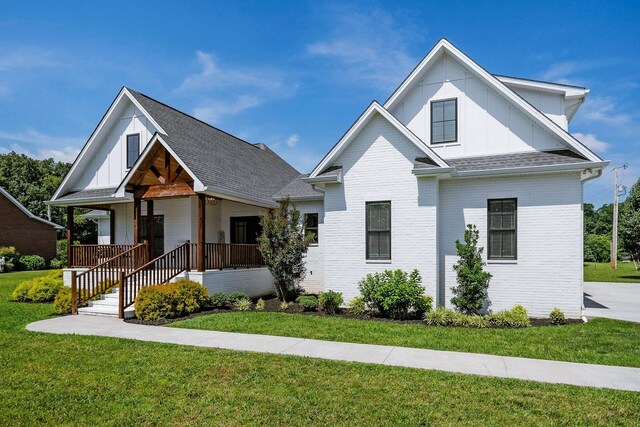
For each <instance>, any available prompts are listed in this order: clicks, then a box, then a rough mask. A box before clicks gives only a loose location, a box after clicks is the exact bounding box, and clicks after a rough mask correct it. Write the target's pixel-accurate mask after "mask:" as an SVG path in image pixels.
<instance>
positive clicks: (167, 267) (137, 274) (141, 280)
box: [118, 243, 190, 318]
mask: <svg viewBox="0 0 640 427" xmlns="http://www.w3.org/2000/svg"><path fill="white" fill-rule="evenodd" d="M189 246H190V243H184V244H182V245H180V246H178V247H177V248H175V249H174V250H172V251H170V252H167V253H166V254H164V255H161V256H159V257H158V258H156V259H154V260H151V261H149V262H148V263H146V264H145V265H143V266H141V267H140V268H138V269H136V270H134V271H132V272H130V273H124V272H121V273H120V278H119V280H118V284H119V286H120V292H119V302H118V306H119V317H120V318H123V317H124V310H125V309H126V308H127V307H130V306H131V305H132V304H133V303H134V302H135V299H136V296H137V295H138V292H140V290H141V289H142V288H144V287H147V286H153V285H160V284H163V283H166V282H168V281H169V280H171V279H173V278H174V277H176V276H177V275H178V274H180V273H182V272H184V271H186V270H189V267H190V253H189V252H190V251H189Z"/></svg>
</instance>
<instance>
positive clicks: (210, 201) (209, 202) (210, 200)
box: [205, 196, 218, 206]
mask: <svg viewBox="0 0 640 427" xmlns="http://www.w3.org/2000/svg"><path fill="white" fill-rule="evenodd" d="M205 202H206V204H207V205H210V206H215V205H217V204H218V199H216V198H215V197H211V196H207V198H206V199H205Z"/></svg>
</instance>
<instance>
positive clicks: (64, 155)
mask: <svg viewBox="0 0 640 427" xmlns="http://www.w3.org/2000/svg"><path fill="white" fill-rule="evenodd" d="M12 151H14V152H16V153H18V154H24V155H27V156H29V157H33V158H34V159H49V158H53V159H54V160H56V161H58V162H67V163H72V162H73V161H74V160H75V159H76V157H77V156H78V153H79V152H80V149H79V148H76V147H69V146H67V147H63V148H61V149H57V150H56V149H52V148H39V149H38V150H36V151H35V152H33V151H30V150H28V149H26V148H25V147H24V146H22V145H20V144H11V145H10V146H9V147H3V146H0V154H7V153H10V152H12Z"/></svg>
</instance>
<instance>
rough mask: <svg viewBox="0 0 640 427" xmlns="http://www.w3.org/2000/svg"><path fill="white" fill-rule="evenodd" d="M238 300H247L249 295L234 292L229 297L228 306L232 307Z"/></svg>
mask: <svg viewBox="0 0 640 427" xmlns="http://www.w3.org/2000/svg"><path fill="white" fill-rule="evenodd" d="M239 299H246V300H248V299H249V295H247V294H245V293H244V292H234V293H232V294H231V295H229V298H228V300H229V304H231V305H233V304H235V303H236V301H238V300H239Z"/></svg>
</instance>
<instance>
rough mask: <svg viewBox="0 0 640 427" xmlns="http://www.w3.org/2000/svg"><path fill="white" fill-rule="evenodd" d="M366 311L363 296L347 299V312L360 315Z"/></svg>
mask: <svg viewBox="0 0 640 427" xmlns="http://www.w3.org/2000/svg"><path fill="white" fill-rule="evenodd" d="M366 312H367V302H366V301H365V299H364V297H353V298H351V301H349V313H351V314H355V315H356V316H362V315H363V314H365V313H366Z"/></svg>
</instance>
